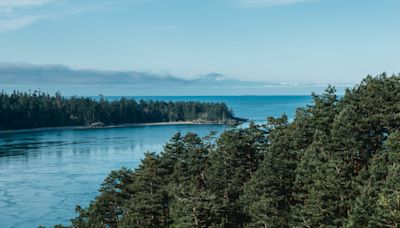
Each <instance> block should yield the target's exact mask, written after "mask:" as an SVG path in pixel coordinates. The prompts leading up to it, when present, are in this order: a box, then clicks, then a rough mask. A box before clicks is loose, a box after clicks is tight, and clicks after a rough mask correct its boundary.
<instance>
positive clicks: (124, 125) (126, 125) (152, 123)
mask: <svg viewBox="0 0 400 228" xmlns="http://www.w3.org/2000/svg"><path fill="white" fill-rule="evenodd" d="M168 125H228V123H221V122H215V121H204V122H199V121H171V122H151V123H126V124H117V125H108V126H107V125H106V126H99V127H97V126H96V127H93V126H90V125H89V126H63V127H39V128H27V129H15V130H0V134H14V133H29V132H42V131H57V130H90V129H107V128H125V127H145V126H168Z"/></svg>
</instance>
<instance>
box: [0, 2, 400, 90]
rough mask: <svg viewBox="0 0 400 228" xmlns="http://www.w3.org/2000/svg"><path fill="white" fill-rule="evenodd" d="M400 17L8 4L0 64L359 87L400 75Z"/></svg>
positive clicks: (360, 10)
mask: <svg viewBox="0 0 400 228" xmlns="http://www.w3.org/2000/svg"><path fill="white" fill-rule="evenodd" d="M399 10H400V1H399V0H199V1H194V0H0V62H1V63H23V64H28V63H29V64H37V65H49V64H57V65H58V64H61V65H65V66H68V67H71V68H73V69H92V70H106V71H136V72H147V73H150V74H159V75H173V76H175V77H179V78H184V79H193V78H196V77H199V76H201V75H206V74H209V73H213V72H214V73H218V74H222V75H226V76H228V77H229V78H232V79H237V80H246V81H265V82H273V83H302V84H310V83H316V84H320V83H331V84H337V83H349V84H352V83H357V82H359V81H360V80H361V79H362V78H363V77H365V76H366V75H367V74H372V75H376V74H379V73H382V72H387V73H389V74H392V73H398V72H400V61H399V58H398V53H400V42H399V41H400V13H399ZM0 77H1V75H0Z"/></svg>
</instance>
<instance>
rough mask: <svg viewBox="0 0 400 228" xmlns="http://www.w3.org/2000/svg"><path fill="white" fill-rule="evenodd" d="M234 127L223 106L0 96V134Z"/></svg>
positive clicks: (40, 95) (15, 94) (38, 95)
mask: <svg viewBox="0 0 400 228" xmlns="http://www.w3.org/2000/svg"><path fill="white" fill-rule="evenodd" d="M182 121H185V122H193V123H215V124H237V123H240V122H241V121H243V119H240V118H236V117H234V115H233V111H232V110H231V109H229V108H228V107H227V105H226V104H225V103H206V102H184V101H177V102H164V101H153V100H139V101H136V100H135V99H128V98H121V99H119V100H114V101H109V100H107V99H106V98H105V97H103V96H100V99H93V98H89V97H77V96H74V97H69V98H65V97H63V96H62V95H61V93H56V94H55V95H54V96H51V95H49V94H46V93H42V92H36V91H35V92H32V93H27V92H24V93H22V92H13V93H12V94H7V93H5V92H4V91H3V92H1V93H0V130H17V129H32V128H49V127H64V126H89V127H102V126H110V125H121V124H134V123H158V122H182Z"/></svg>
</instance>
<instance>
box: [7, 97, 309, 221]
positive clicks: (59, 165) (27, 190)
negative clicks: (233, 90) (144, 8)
mask: <svg viewBox="0 0 400 228" xmlns="http://www.w3.org/2000/svg"><path fill="white" fill-rule="evenodd" d="M118 98H119V97H108V99H110V100H112V99H118ZM135 98H137V99H152V100H164V101H205V102H226V103H227V105H228V106H229V107H230V108H232V109H233V111H234V113H235V115H236V116H238V117H243V118H248V119H251V120H253V121H255V122H257V123H263V122H265V119H266V117H267V116H280V115H281V114H283V113H286V114H287V115H288V116H289V119H292V118H293V116H294V113H295V111H296V108H297V107H305V106H306V105H307V104H310V102H311V97H309V96H198V97H197V96H193V97H135ZM226 128H227V127H226V126H221V125H163V126H140V127H126V128H108V129H86V130H53V131H35V132H24V133H7V134H0V227H1V228H8V227H18V228H19V227H21V228H22V227H23V228H25V227H37V226H39V225H44V226H46V227H49V226H51V225H54V224H60V223H61V224H68V223H69V220H70V219H72V218H74V217H75V215H76V214H75V212H74V209H75V206H76V205H81V206H87V205H88V204H89V202H90V201H91V200H92V199H94V198H95V197H96V196H97V195H98V191H97V190H98V189H99V187H100V184H101V183H102V182H103V180H104V179H105V177H106V176H107V175H108V173H109V172H110V171H111V170H115V169H119V168H121V167H122V166H126V167H128V168H131V169H134V168H135V167H137V166H138V164H139V162H140V159H142V158H143V154H144V152H146V151H155V152H159V151H161V150H162V148H163V146H164V144H165V143H166V142H167V141H168V140H169V139H170V138H171V136H172V135H174V134H175V133H177V132H181V133H183V134H184V133H186V132H194V133H197V134H199V135H201V136H205V135H207V134H208V133H209V132H210V131H218V132H219V133H221V132H222V131H224V129H226Z"/></svg>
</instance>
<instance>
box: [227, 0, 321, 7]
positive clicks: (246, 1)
mask: <svg viewBox="0 0 400 228" xmlns="http://www.w3.org/2000/svg"><path fill="white" fill-rule="evenodd" d="M234 1H236V2H238V3H239V4H240V5H241V6H245V7H273V6H281V5H293V4H299V3H305V2H311V1H317V0H234Z"/></svg>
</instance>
